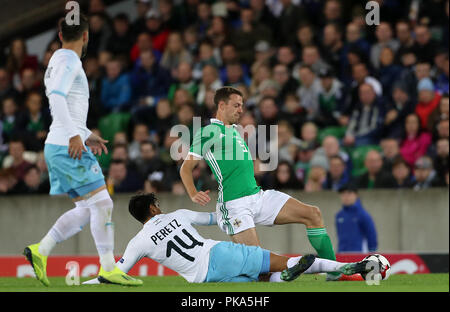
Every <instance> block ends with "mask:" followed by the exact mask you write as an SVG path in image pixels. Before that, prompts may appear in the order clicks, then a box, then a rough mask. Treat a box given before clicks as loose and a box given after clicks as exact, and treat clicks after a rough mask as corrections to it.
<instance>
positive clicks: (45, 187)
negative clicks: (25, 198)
mask: <svg viewBox="0 0 450 312" xmlns="http://www.w3.org/2000/svg"><path fill="white" fill-rule="evenodd" d="M18 188H20V193H24V194H48V193H49V192H50V183H49V181H48V180H45V181H41V172H40V170H39V168H38V167H37V166H36V165H31V166H30V167H28V168H27V170H26V171H25V175H24V179H23V182H20V186H19V185H18Z"/></svg>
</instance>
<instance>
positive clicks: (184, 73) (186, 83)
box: [167, 61, 198, 100]
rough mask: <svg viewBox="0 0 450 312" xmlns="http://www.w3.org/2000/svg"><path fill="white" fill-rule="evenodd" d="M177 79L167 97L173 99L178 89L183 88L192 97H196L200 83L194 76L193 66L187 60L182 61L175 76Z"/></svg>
mask: <svg viewBox="0 0 450 312" xmlns="http://www.w3.org/2000/svg"><path fill="white" fill-rule="evenodd" d="M174 77H175V78H176V81H175V82H174V83H172V84H171V85H170V87H169V93H168V95H167V98H168V99H169V100H173V99H174V97H175V92H176V91H177V90H178V89H183V90H186V91H188V92H189V94H190V95H191V96H192V97H195V96H196V94H197V91H198V85H197V83H196V82H195V80H194V79H193V77H192V66H191V65H190V64H189V63H187V62H184V61H183V62H180V63H179V64H178V66H177V69H176V75H175V76H174Z"/></svg>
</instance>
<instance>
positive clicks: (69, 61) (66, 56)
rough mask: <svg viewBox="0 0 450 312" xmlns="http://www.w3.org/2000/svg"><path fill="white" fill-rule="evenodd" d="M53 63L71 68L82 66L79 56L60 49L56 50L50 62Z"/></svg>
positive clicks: (70, 51)
mask: <svg viewBox="0 0 450 312" xmlns="http://www.w3.org/2000/svg"><path fill="white" fill-rule="evenodd" d="M50 61H51V62H52V63H54V64H55V65H56V64H65V65H67V66H69V67H78V66H81V60H80V58H79V57H78V55H77V54H76V53H75V52H74V51H72V50H69V49H58V50H56V51H55V52H54V53H53V55H52V57H51V60H50Z"/></svg>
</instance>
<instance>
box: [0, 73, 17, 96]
mask: <svg viewBox="0 0 450 312" xmlns="http://www.w3.org/2000/svg"><path fill="white" fill-rule="evenodd" d="M15 96H17V91H16V90H15V89H14V87H13V86H12V84H11V80H10V78H9V74H8V72H7V70H6V69H5V68H3V67H0V102H2V101H3V100H4V99H5V98H7V97H15Z"/></svg>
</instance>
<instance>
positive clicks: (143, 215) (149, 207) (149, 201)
mask: <svg viewBox="0 0 450 312" xmlns="http://www.w3.org/2000/svg"><path fill="white" fill-rule="evenodd" d="M128 211H129V212H130V214H131V215H132V216H133V217H134V218H135V219H136V220H138V221H139V222H141V223H142V224H144V223H145V222H147V221H148V220H149V219H151V218H153V217H154V216H156V215H158V214H160V213H161V209H159V202H158V199H157V198H156V196H155V193H140V194H137V195H135V196H133V197H132V198H131V199H130V202H129V204H128Z"/></svg>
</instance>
